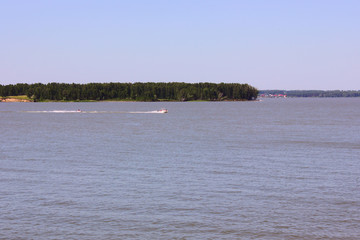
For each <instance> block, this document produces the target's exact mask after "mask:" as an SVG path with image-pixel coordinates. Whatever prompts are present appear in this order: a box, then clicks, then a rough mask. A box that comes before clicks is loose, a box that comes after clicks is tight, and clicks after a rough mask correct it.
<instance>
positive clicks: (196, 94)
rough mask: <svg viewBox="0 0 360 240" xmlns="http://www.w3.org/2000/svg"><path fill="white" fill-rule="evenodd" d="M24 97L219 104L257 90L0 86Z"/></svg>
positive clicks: (234, 86) (175, 85)
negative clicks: (204, 101)
mask: <svg viewBox="0 0 360 240" xmlns="http://www.w3.org/2000/svg"><path fill="white" fill-rule="evenodd" d="M18 95H27V96H28V97H29V98H31V99H33V100H34V101H47V100H50V101H84V100H135V101H161V100H164V101H191V100H206V101H221V100H254V99H256V98H257V95H258V90H257V89H256V88H254V87H252V86H250V85H248V84H238V83H220V84H216V83H179V82H171V83H152V82H149V83H88V84H75V83H73V84H66V83H49V84H42V83H36V84H23V83H22V84H16V85H0V96H2V97H6V96H18Z"/></svg>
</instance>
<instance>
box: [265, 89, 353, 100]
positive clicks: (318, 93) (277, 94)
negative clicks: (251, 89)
mask: <svg viewBox="0 0 360 240" xmlns="http://www.w3.org/2000/svg"><path fill="white" fill-rule="evenodd" d="M259 97H268V98H286V97H360V91H359V90H347V91H342V90H331V91H323V90H290V91H289V90H260V91H259Z"/></svg>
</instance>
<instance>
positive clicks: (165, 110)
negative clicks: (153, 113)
mask: <svg viewBox="0 0 360 240" xmlns="http://www.w3.org/2000/svg"><path fill="white" fill-rule="evenodd" d="M157 112H158V113H167V112H168V110H167V109H166V108H162V109H160V110H157Z"/></svg>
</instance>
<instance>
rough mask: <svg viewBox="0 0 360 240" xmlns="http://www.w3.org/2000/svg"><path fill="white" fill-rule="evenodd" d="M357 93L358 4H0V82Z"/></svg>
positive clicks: (181, 0)
mask: <svg viewBox="0 0 360 240" xmlns="http://www.w3.org/2000/svg"><path fill="white" fill-rule="evenodd" d="M173 81H177V82H179V81H181V82H215V83H219V82H235V83H248V84H250V85H252V86H255V87H257V88H258V89H287V90H291V89H323V90H331V89H342V90H348V89H355V90H359V89H360V1H359V0H336V1H334V0H273V1H272V0H247V1H245V0H218V1H212V0H166V1H165V0H161V1H159V0H128V1H121V0H97V1H93V0H46V1H45V0H44V1H40V0H0V83H1V84H16V83H36V82H42V83H48V82H64V83H72V82H75V83H88V82H173Z"/></svg>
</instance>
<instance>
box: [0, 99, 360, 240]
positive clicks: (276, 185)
mask: <svg viewBox="0 0 360 240" xmlns="http://www.w3.org/2000/svg"><path fill="white" fill-rule="evenodd" d="M161 107H166V108H167V109H168V110H169V113H167V114H158V113H154V112H152V111H154V110H157V109H160V108H161ZM77 109H81V110H82V112H81V113H78V112H76V110H77ZM359 156H360V99H358V98H351V99H345V98H341V99H340V98H336V99H314V98H307V99H264V100H263V101H260V102H188V103H131V102H104V103H0V239H358V237H359V236H360V161H359V159H360V157H359Z"/></svg>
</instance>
